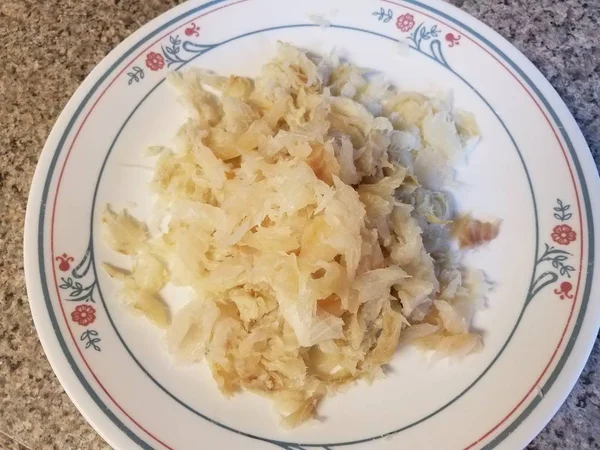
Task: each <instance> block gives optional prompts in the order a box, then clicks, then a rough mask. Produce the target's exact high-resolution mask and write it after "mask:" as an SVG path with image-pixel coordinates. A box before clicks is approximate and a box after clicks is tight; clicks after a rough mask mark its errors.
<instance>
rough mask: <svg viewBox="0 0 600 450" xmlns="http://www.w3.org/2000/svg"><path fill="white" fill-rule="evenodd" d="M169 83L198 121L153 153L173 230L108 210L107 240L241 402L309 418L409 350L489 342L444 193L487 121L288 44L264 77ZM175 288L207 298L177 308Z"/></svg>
mask: <svg viewBox="0 0 600 450" xmlns="http://www.w3.org/2000/svg"><path fill="white" fill-rule="evenodd" d="M169 78H170V81H171V83H172V84H173V85H174V86H175V88H176V89H177V90H178V91H179V93H180V95H181V101H182V102H183V103H184V104H185V105H186V106H187V107H188V110H189V112H190V115H189V119H188V120H187V122H186V123H185V124H183V126H182V127H181V129H180V131H179V133H178V134H177V136H176V139H175V141H174V144H173V146H172V148H166V147H152V148H151V149H150V150H149V153H150V156H151V157H154V158H156V166H155V170H154V176H153V181H152V182H151V188H152V191H153V192H154V193H155V194H156V208H155V213H156V216H157V217H160V218H162V220H166V221H167V223H166V224H164V223H163V226H162V228H160V227H154V228H156V229H154V230H153V231H152V232H151V231H150V229H151V228H152V227H149V226H147V225H146V224H145V223H143V222H141V221H138V220H137V219H135V218H134V217H133V216H131V215H130V214H129V213H128V212H126V211H122V212H114V211H113V210H112V209H111V208H110V207H107V208H106V211H105V213H104V216H103V222H104V230H105V237H106V241H107V243H108V244H109V245H110V247H111V248H112V249H114V250H115V251H117V252H120V253H123V254H125V255H129V256H130V257H131V262H132V264H131V267H130V268H128V269H124V268H118V267H116V266H113V265H110V264H105V266H104V267H105V269H106V270H107V271H108V272H109V274H110V275H111V276H112V277H113V278H115V279H117V280H120V282H121V283H122V289H121V294H122V298H123V300H124V302H125V304H127V305H129V306H130V307H131V310H132V311H134V312H137V313H138V314H141V315H143V316H145V317H146V318H147V319H148V320H150V321H151V322H152V323H154V324H155V325H156V326H158V327H160V328H163V329H165V330H166V340H167V343H168V348H169V350H170V352H172V353H173V354H174V355H175V356H176V357H177V358H178V359H179V360H183V361H188V362H195V361H201V360H204V361H206V363H207V364H208V365H209V367H210V370H211V371H212V375H213V377H214V379H215V381H216V383H217V385H218V387H219V389H220V390H221V392H223V394H225V395H227V396H230V395H233V394H235V393H236V392H238V391H240V390H248V391H251V392H254V393H257V394H260V395H262V396H266V397H268V398H270V399H272V400H273V402H274V405H275V408H276V410H277V411H278V412H279V413H280V414H281V415H282V423H283V425H284V426H288V427H293V426H297V425H299V424H301V423H303V422H305V421H306V420H308V419H309V418H311V417H314V415H315V408H316V406H317V405H318V403H319V402H320V401H321V400H322V399H323V398H324V397H325V396H326V395H328V394H333V393H335V392H336V391H339V390H340V389H342V388H343V387H344V386H346V385H348V384H349V383H352V382H354V381H355V380H359V379H366V380H367V381H372V380H374V379H377V378H379V377H381V376H383V370H382V367H383V366H385V365H386V364H387V363H389V362H390V360H391V359H392V357H393V355H394V352H395V351H396V349H397V348H398V346H399V345H400V344H402V345H404V344H411V345H418V346H420V347H422V348H425V349H431V350H434V351H435V353H436V354H437V355H439V356H442V357H444V356H463V355H466V354H468V353H470V352H473V351H476V350H477V349H479V348H480V346H481V338H480V336H479V335H478V334H476V333H473V332H472V331H471V330H470V323H471V318H472V316H473V314H474V312H475V311H476V309H477V308H478V307H479V306H480V305H481V303H482V299H483V297H484V296H485V292H486V287H487V285H486V283H485V281H484V278H483V275H482V273H481V272H480V271H477V270H467V269H465V268H464V267H462V266H461V264H460V255H461V252H460V251H457V247H456V246H455V245H453V243H452V241H453V235H454V234H455V232H456V229H455V228H453V225H452V223H453V219H454V217H452V213H451V208H450V207H449V202H448V198H447V195H446V194H445V193H444V191H443V189H444V187H445V186H447V185H448V183H451V182H452V178H453V171H452V166H453V165H454V164H455V163H456V161H457V160H459V159H460V158H461V157H462V155H464V153H465V152H466V151H467V150H468V149H469V148H470V147H472V146H473V145H474V144H475V142H476V141H477V139H478V137H479V132H478V128H477V125H476V122H475V120H474V118H473V116H472V115H471V114H468V113H466V112H462V111H459V110H455V108H454V107H453V105H452V99H451V98H450V97H449V96H447V95H446V96H431V97H428V96H425V95H422V94H419V93H414V92H403V91H400V90H398V89H396V88H394V87H392V86H389V85H387V84H386V83H385V82H384V81H383V80H382V79H380V78H376V79H371V80H368V79H367V78H366V76H365V71H364V70H361V69H359V68H358V67H355V66H353V65H351V64H349V63H347V62H341V61H340V60H339V59H337V58H336V57H335V55H332V56H328V57H322V58H321V57H317V56H314V55H309V54H307V53H305V52H303V51H300V50H298V49H296V48H294V47H292V46H290V45H286V44H279V47H278V52H277V54H276V56H275V57H274V58H273V59H272V60H271V61H269V62H268V63H267V64H265V65H264V66H263V67H262V70H261V72H260V76H258V77H257V78H256V79H250V78H244V77H238V76H230V77H221V76H217V75H215V74H213V73H209V72H207V71H202V70H200V69H190V70H187V71H185V72H183V73H172V74H170V75H169ZM463 223H464V227H463V228H465V229H467V231H468V232H467V234H466V236H467V238H468V237H469V236H473V235H477V231H478V230H477V228H478V227H477V223H475V224H474V222H472V221H470V220H468V219H466V220H463ZM486 226H487V228H486V229H485V230H484V231H485V233H484V234H486V236H487V238H486V239H488V240H489V239H491V238H493V237H494V236H495V234H497V230H494V229H491V228H490V227H489V225H486ZM473 227H475V229H473ZM479 228H480V227H479ZM463 237H464V236H463ZM454 240H455V241H456V239H454ZM467 240H468V239H467ZM467 244H469V242H467ZM467 246H468V245H467ZM167 283H170V284H173V285H175V286H185V287H189V288H191V291H192V292H193V295H191V297H190V299H189V301H188V303H187V304H186V305H185V306H184V307H183V308H181V309H180V310H178V311H177V312H175V313H173V312H172V311H171V310H170V309H169V307H168V306H167V304H166V303H165V301H164V300H163V298H162V297H161V291H162V289H163V288H164V287H165V285H166V284H167Z"/></svg>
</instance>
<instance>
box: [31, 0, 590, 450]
mask: <svg viewBox="0 0 600 450" xmlns="http://www.w3.org/2000/svg"><path fill="white" fill-rule="evenodd" d="M315 17H321V18H326V19H327V20H328V21H330V22H331V26H329V27H327V28H323V27H320V26H319V25H317V24H316V23H315ZM318 21H320V20H317V22H318ZM277 40H283V41H288V42H291V43H293V44H295V45H297V46H300V47H303V48H307V49H310V50H313V51H316V52H320V53H325V52H328V51H330V50H331V49H332V48H334V47H336V48H339V49H342V50H345V51H346V52H347V56H348V57H349V58H350V59H351V60H352V61H354V62H355V63H357V64H359V65H361V66H364V67H369V68H373V69H375V70H379V71H381V72H382V73H383V74H384V75H385V76H386V77H387V78H388V79H389V80H391V81H393V82H395V83H396V84H398V85H400V86H401V87H407V88H416V89H420V90H429V91H430V90H432V89H452V90H453V91H454V94H455V99H456V103H457V104H458V106H459V107H461V108H464V109H467V110H470V111H472V112H474V113H475V114H476V116H477V120H478V122H479V124H480V126H481V129H482V134H483V136H484V138H483V141H482V142H481V144H480V145H479V146H478V148H477V150H476V151H475V152H474V153H473V155H472V157H471V158H470V161H469V163H468V166H467V167H466V168H465V169H464V170H462V171H461V173H460V178H461V180H462V181H463V182H464V183H465V187H463V188H462V189H460V191H459V192H458V194H457V195H458V198H459V201H460V205H461V206H462V207H463V208H465V209H468V210H475V211H478V212H479V213H482V214H489V215H492V216H495V217H500V218H502V220H503V224H502V232H501V234H500V236H499V238H498V239H497V240H496V241H494V242H493V243H492V244H491V245H489V246H487V247H486V248H485V249H484V250H481V251H479V252H476V253H475V254H473V255H472V256H471V258H470V261H469V262H470V263H471V264H473V265H477V266H478V267H481V268H483V269H484V270H485V271H486V272H487V273H488V274H489V275H490V276H491V277H492V278H493V280H494V281H495V283H496V284H495V289H494V291H493V293H492V295H491V298H490V301H489V303H490V308H489V309H488V310H486V311H484V312H481V313H480V314H478V315H477V317H476V323H475V326H476V327H477V328H478V329H480V330H482V332H483V335H484V340H485V348H484V350H483V351H482V352H481V353H479V354H476V355H472V356H469V357H468V358H466V359H464V361H462V362H461V363H460V364H450V363H448V362H445V361H442V362H438V363H434V364H433V363H430V362H429V361H428V359H427V358H426V357H425V356H423V355H422V354H420V353H418V352H416V351H412V350H403V351H400V352H399V353H398V354H397V355H396V357H395V358H394V360H393V363H392V371H391V374H390V375H389V376H388V377H387V378H386V379H385V380H382V381H378V382H377V383H375V384H373V385H372V386H368V385H366V384H363V383H359V384H358V385H357V386H356V387H355V388H353V389H351V390H349V391H348V392H347V393H344V394H343V395H338V396H336V397H334V398H332V399H329V400H327V401H326V402H325V404H324V405H323V408H322V409H321V410H320V412H321V414H322V415H323V416H325V417H326V420H324V421H322V422H316V423H312V424H310V425H308V426H304V427H301V428H300V429H297V430H293V431H282V430H280V429H279V428H278V427H277V425H276V423H277V419H276V417H275V415H274V413H273V412H272V410H271V408H270V405H269V403H268V402H267V401H266V400H264V399H261V398H258V397H255V396H253V395H250V394H244V395H238V396H236V397H235V398H233V399H231V400H227V399H225V398H223V397H222V396H221V394H220V393H219V392H218V390H217V388H216V386H215V383H214V382H213V380H212V379H211V377H210V374H209V373H208V370H207V369H206V368H205V367H204V366H202V365H198V366H192V367H182V366H178V365H175V364H174V363H173V362H172V361H171V359H170V357H169V356H168V354H167V352H166V351H165V349H164V344H163V343H162V339H161V336H160V335H159V333H156V332H155V331H154V330H153V329H152V327H151V326H150V325H148V324H147V323H146V322H145V321H144V320H140V319H137V318H134V317H131V316H130V315H129V314H128V313H127V312H126V311H124V310H123V309H122V308H121V307H120V306H119V302H118V301H117V300H116V299H115V289H116V286H115V285H114V283H112V282H111V281H110V280H108V279H107V277H106V275H105V274H104V273H103V272H102V271H99V270H97V267H98V265H99V263H100V262H101V261H103V260H106V259H109V258H110V259H113V258H114V255H113V254H112V253H110V252H109V251H108V249H107V248H106V247H105V245H104V244H103V242H102V239H100V238H99V235H98V220H99V211H100V210H101V207H102V205H104V204H105V203H106V202H111V203H113V204H114V205H115V206H116V207H117V208H118V207H129V208H130V209H131V210H132V212H133V213H134V214H135V215H137V216H142V217H143V216H144V214H145V213H146V212H147V208H148V205H149V198H148V195H147V192H148V191H147V187H146V183H147V182H148V180H149V175H148V173H147V171H145V170H143V169H139V168H136V167H134V166H135V165H148V164H149V163H148V162H147V161H146V160H145V158H144V156H143V150H144V149H145V148H146V147H147V146H148V145H150V144H160V143H167V142H168V140H169V138H170V137H171V136H172V135H173V133H174V132H175V130H176V128H177V126H178V125H179V124H180V123H181V120H182V119H183V112H182V111H181V110H180V108H179V107H178V106H177V104H176V102H175V96H174V95H172V93H171V92H170V90H169V89H168V88H167V87H166V85H165V83H164V79H165V75H166V74H167V71H168V70H180V69H182V68H184V67H188V66H191V65H198V66H202V67H205V68H209V69H213V70H215V71H217V72H221V73H223V74H229V73H238V74H244V75H253V74H256V73H257V70H258V68H259V67H260V65H261V64H262V63H263V62H264V61H265V60H266V59H267V58H269V57H270V56H271V55H272V54H273V50H274V45H275V42H276V41H277ZM399 42H401V43H404V44H405V45H406V44H408V45H409V46H410V49H408V51H404V50H406V48H405V45H401V44H399ZM403 49H404V50H403ZM599 192H600V183H599V181H598V176H597V173H596V169H595V166H594V163H593V161H592V158H591V156H590V152H589V149H588V147H587V145H586V143H585V141H584V139H583V136H582V135H581V132H580V131H579V129H578V128H577V125H576V124H575V121H574V120H573V118H572V116H571V114H570V113H569V111H568V110H567V108H566V107H565V105H564V103H563V102H562V101H561V99H560V98H559V97H558V95H557V94H556V92H555V91H554V90H553V89H552V87H551V86H550V84H548V82H547V81H546V80H545V79H544V78H543V77H542V75H541V74H540V73H539V72H538V71H537V70H536V69H535V68H534V67H533V65H532V64H531V63H530V62H529V61H527V59H526V58H525V57H524V56H523V55H521V54H520V53H519V52H518V51H517V50H515V49H514V48H513V47H512V46H511V45H510V44H509V43H507V42H506V41H505V40H504V39H502V38H501V37H500V36H499V35H497V34H496V33H495V32H493V31H492V30H490V29H489V28H487V27H485V26H484V25H482V24H481V23H479V22H478V21H476V20H474V19H473V18H472V17H470V16H468V15H466V14H465V13H463V12H461V11H459V10H457V9H456V8H453V7H452V6H449V5H447V4H445V3H442V2H440V1H434V0H428V1H427V2H421V1H417V0H405V1H385V0H384V1H375V0H368V1H362V2H348V1H347V0H305V1H302V2H299V1H292V0H279V1H277V2H273V1H268V0H242V1H223V0H216V1H212V2H209V3H201V2H199V1H189V2H186V3H185V4H183V5H181V6H180V7H178V8H175V9H173V10H172V11H169V12H168V13H166V14H164V15H162V16H161V17H159V18H158V19H156V20H154V21H152V22H151V23H149V24H148V25H146V26H144V27H143V28H142V29H141V30H139V31H138V32H137V33H135V34H134V35H133V36H131V37H130V38H128V39H127V40H126V41H125V42H124V43H123V44H121V45H120V46H119V47H118V48H117V49H116V50H114V51H113V52H112V53H111V54H110V55H109V56H108V57H107V58H105V59H104V61H102V62H101V63H100V64H99V65H98V67H97V68H96V69H95V70H94V71H93V72H92V74H91V75H90V76H89V77H88V78H87V79H86V81H85V82H84V83H83V84H82V86H81V87H80V88H79V89H78V90H77V92H76V93H75V95H74V96H73V98H72V99H71V101H70V102H69V104H68V105H67V107H66V108H65V110H64V111H63V113H62V114H61V116H60V118H59V119H58V121H57V123H56V125H55V127H54V129H53V131H52V133H51V135H50V137H49V138H48V141H47V143H46V146H45V148H44V152H43V154H42V157H41V159H40V162H39V165H38V168H37V170H36V174H35V179H34V182H33V187H32V189H31V194H30V198H29V205H28V209H27V221H26V235H25V268H26V274H27V289H28V293H29V299H30V303H31V309H32V312H33V316H34V319H35V324H36V327H37V330H38V333H39V335H40V339H41V341H42V343H43V346H44V349H45V351H46V354H47V356H48V359H49V360H50V362H51V364H52V366H53V368H54V370H55V371H56V373H57V375H58V377H59V379H60V381H61V383H62V384H63V386H64V388H65V390H66V391H67V393H68V394H69V396H70V397H71V399H72V400H73V402H74V403H75V404H76V405H77V407H78V408H79V409H80V411H81V412H82V414H83V415H84V416H85V417H86V418H87V420H88V421H89V422H90V423H91V424H92V425H93V426H94V427H95V428H96V430H98V432H99V433H100V434H101V435H102V436H103V437H104V438H105V439H106V440H107V441H108V442H109V443H110V444H111V445H112V446H113V447H115V448H117V449H129V448H136V447H137V446H139V447H142V448H156V449H161V448H173V449H197V448H227V449H233V448H244V449H263V448H264V449H269V448H273V449H275V448H281V449H287V450H299V449H308V448H317V449H321V450H323V449H340V448H342V447H348V448H351V449H354V448H356V449H363V448H364V449H367V448H368V449H398V448H403V449H411V450H413V449H442V448H443V449H461V448H465V449H466V448H495V447H499V448H507V449H515V448H521V447H523V446H525V445H526V444H527V443H528V442H529V441H530V440H531V439H532V438H533V437H534V436H535V435H536V433H538V432H539V431H540V430H541V429H542V427H543V426H544V425H545V424H546V423H547V422H548V420H549V419H550V418H551V416H552V415H553V414H554V413H555V412H556V410H557V409H558V407H559V406H560V404H561V403H562V402H563V400H564V399H565V397H566V396H567V394H568V392H569V390H570V389H571V387H572V386H573V384H574V383H575V381H576V379H577V377H578V375H579V373H580V371H581V370H582V368H583V365H584V363H585V361H586V359H587V356H588V354H589V351H590V349H591V347H592V344H593V341H594V338H595V336H596V333H597V331H598V325H599V322H600V291H599V286H598V283H597V282H596V281H597V278H598V276H599V275H600V274H599V273H598V270H597V268H594V265H593V261H594V255H595V253H596V252H597V251H598V250H599V248H598V246H597V245H596V244H595V242H594V230H595V229H597V227H598V225H597V224H598V223H599V222H600V207H599V206H600V205H599ZM594 275H595V276H594Z"/></svg>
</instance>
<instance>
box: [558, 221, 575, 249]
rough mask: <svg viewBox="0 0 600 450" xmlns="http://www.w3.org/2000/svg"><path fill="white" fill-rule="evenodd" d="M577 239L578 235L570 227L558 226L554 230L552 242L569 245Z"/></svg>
mask: <svg viewBox="0 0 600 450" xmlns="http://www.w3.org/2000/svg"><path fill="white" fill-rule="evenodd" d="M575 239H577V233H575V232H574V231H573V229H572V228H571V227H570V226H569V225H556V226H555V227H554V229H553V230H552V240H553V241H554V242H556V243H557V244H562V245H569V244H570V243H571V242H573V241H574V240H575Z"/></svg>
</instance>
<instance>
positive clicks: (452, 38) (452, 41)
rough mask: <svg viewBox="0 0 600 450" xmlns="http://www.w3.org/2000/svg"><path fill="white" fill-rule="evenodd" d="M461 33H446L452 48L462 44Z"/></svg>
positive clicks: (449, 45)
mask: <svg viewBox="0 0 600 450" xmlns="http://www.w3.org/2000/svg"><path fill="white" fill-rule="evenodd" d="M460 38H461V36H460V34H458V35H456V36H454V35H453V34H452V33H448V34H446V41H447V42H448V47H450V48H452V47H454V46H455V45H460V42H458V41H460Z"/></svg>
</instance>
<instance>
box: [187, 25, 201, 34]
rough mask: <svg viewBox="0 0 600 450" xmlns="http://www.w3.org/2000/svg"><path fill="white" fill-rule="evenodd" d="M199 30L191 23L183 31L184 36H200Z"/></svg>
mask: <svg viewBox="0 0 600 450" xmlns="http://www.w3.org/2000/svg"><path fill="white" fill-rule="evenodd" d="M199 29H200V27H199V26H197V25H196V24H195V23H192V24H191V25H190V26H189V27H188V28H186V29H185V35H186V36H200V33H198V30H199Z"/></svg>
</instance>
